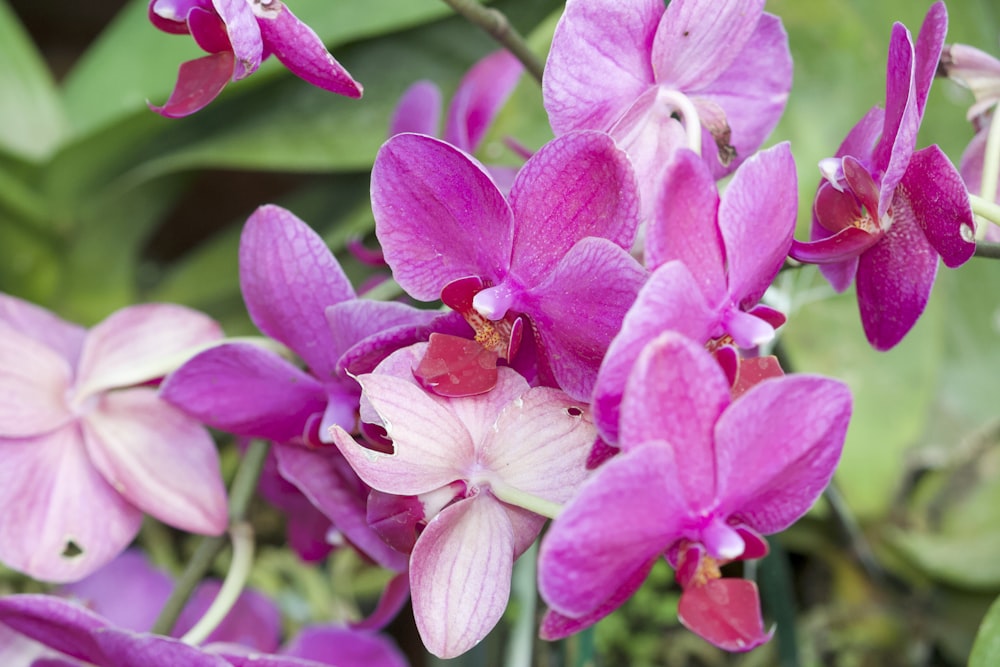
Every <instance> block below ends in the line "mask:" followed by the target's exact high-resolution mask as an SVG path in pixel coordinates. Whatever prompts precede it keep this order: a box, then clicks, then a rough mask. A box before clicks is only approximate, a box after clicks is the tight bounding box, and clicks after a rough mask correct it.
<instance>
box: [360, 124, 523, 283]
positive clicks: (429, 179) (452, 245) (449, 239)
mask: <svg viewBox="0 0 1000 667" xmlns="http://www.w3.org/2000/svg"><path fill="white" fill-rule="evenodd" d="M371 193H372V212H373V213H374V215H375V234H376V236H377V237H378V240H379V243H380V244H381V245H382V249H383V250H384V252H385V260H386V262H387V263H388V264H389V267H390V268H391V269H392V275H393V277H394V278H395V279H396V281H397V282H398V283H399V285H400V286H401V287H402V288H403V289H404V290H406V291H407V293H409V294H410V295H411V296H413V297H414V298H416V299H421V300H423V301H431V300H434V299H437V298H438V297H439V295H440V293H441V288H442V287H444V286H445V285H447V284H448V283H450V282H451V281H452V280H457V279H458V278H464V277H466V276H470V275H474V276H482V277H483V278H486V279H489V280H492V281H493V282H494V283H498V282H500V281H501V280H502V279H503V277H504V276H505V275H506V273H507V270H508V269H509V267H510V253H511V246H512V243H513V214H512V213H511V210H510V207H509V206H508V205H507V201H506V200H505V199H504V197H503V194H501V193H500V191H499V190H498V189H497V186H496V185H495V184H494V183H493V180H492V179H491V178H490V176H489V174H487V173H486V171H485V169H484V168H483V167H482V165H480V164H479V163H478V162H475V161H473V160H472V159H471V158H470V157H468V156H467V155H465V154H464V153H462V152H461V151H459V150H458V149H457V148H455V147H453V146H451V145H449V144H447V143H445V142H443V141H439V140H437V139H434V138H432V137H427V136H424V135H420V134H399V135H396V136H395V137H392V138H391V139H389V141H387V142H386V143H385V144H384V145H383V146H382V148H381V150H379V153H378V156H377V157H376V158H375V166H374V167H373V168H372V186H371Z"/></svg>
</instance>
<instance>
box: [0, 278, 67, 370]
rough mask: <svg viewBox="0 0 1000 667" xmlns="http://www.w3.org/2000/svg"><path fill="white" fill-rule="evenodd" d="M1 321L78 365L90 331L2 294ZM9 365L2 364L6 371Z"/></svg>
mask: <svg viewBox="0 0 1000 667" xmlns="http://www.w3.org/2000/svg"><path fill="white" fill-rule="evenodd" d="M0 322H2V323H5V324H7V325H9V326H10V327H11V328H13V329H14V330H15V331H18V332H20V333H22V334H24V335H25V336H27V337H28V338H32V339H34V340H35V341H37V342H39V343H41V344H42V345H45V346H47V347H49V348H51V349H53V350H55V351H56V352H57V353H59V354H60V355H61V356H62V357H63V358H64V359H65V360H66V361H68V362H69V363H70V364H71V365H73V366H75V365H76V363H77V361H78V360H79V358H80V349H81V348H82V347H83V339H84V338H85V337H86V335H87V330H86V329H84V328H83V327H81V326H79V325H77V324H73V323H71V322H67V321H65V320H63V319H61V318H59V317H57V316H56V315H54V314H53V313H51V312H49V311H47V310H45V309H44V308H41V307H39V306H36V305H35V304H33V303H31V302H29V301H24V300H22V299H18V298H17V297H13V296H9V295H7V294H4V293H2V292H0ZM5 367H6V364H0V368H5Z"/></svg>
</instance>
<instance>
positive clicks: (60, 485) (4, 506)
mask: <svg viewBox="0 0 1000 667" xmlns="http://www.w3.org/2000/svg"><path fill="white" fill-rule="evenodd" d="M0 456H2V458H3V465H2V466H0V514H2V515H3V517H4V520H3V521H0V561H3V562H4V563H5V564H6V565H8V566H10V567H12V568H14V569H16V570H18V571H20V572H24V573H25V574H27V575H29V576H31V577H34V578H35V579H39V580H42V581H52V582H67V581H76V580H78V579H82V578H83V577H85V576H87V575H88V574H91V573H92V572H94V571H95V570H97V569H98V568H100V567H101V566H103V565H105V564H106V563H108V562H109V561H110V560H111V559H113V558H114V557H115V556H117V555H118V554H120V553H121V552H122V551H124V550H125V547H126V546H127V545H128V543H129V542H131V541H132V538H133V537H135V535H136V533H138V532H139V525H140V523H141V522H142V513H141V512H140V511H139V510H138V509H136V508H135V507H134V506H132V505H131V504H130V503H129V502H128V501H127V500H125V498H123V497H122V496H121V494H119V493H118V492H116V491H115V490H114V489H113V488H112V487H111V486H110V485H109V484H108V483H107V482H106V481H105V480H104V478H103V477H102V476H101V474H100V473H99V472H98V471H97V469H96V468H95V467H94V465H93V464H92V463H91V462H90V460H89V459H88V457H87V453H86V450H85V448H84V444H83V436H82V435H81V434H80V431H79V427H78V426H77V425H75V424H73V425H69V426H65V427H63V428H61V429H59V430H57V431H54V432H52V433H49V434H46V435H44V436H40V437H36V438H31V439H26V440H7V439H4V440H0Z"/></svg>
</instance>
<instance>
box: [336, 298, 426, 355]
mask: <svg viewBox="0 0 1000 667" xmlns="http://www.w3.org/2000/svg"><path fill="white" fill-rule="evenodd" d="M440 315H441V313H440V312H438V311H434V310H421V309H419V308H414V307H413V306H408V305H406V304H405V303H399V302H397V301H372V300H370V299H350V300H348V301H343V302H341V303H338V304H335V305H333V306H328V307H327V309H326V321H327V324H328V325H329V327H330V333H331V334H332V336H333V346H334V348H335V349H337V350H339V351H340V352H341V353H346V352H347V351H348V350H350V349H351V348H352V347H353V346H355V345H358V344H359V343H363V342H365V343H370V342H374V341H369V340H368V339H371V338H372V337H380V334H387V333H388V332H389V330H395V329H400V328H402V327H410V328H412V329H414V330H417V329H425V328H426V327H427V326H428V325H429V324H430V323H431V322H433V321H434V318H436V317H439V316H440ZM397 333H401V331H400V332H397ZM424 338H425V339H426V335H425V336H424ZM400 347H402V346H400ZM392 349H395V348H390V349H389V350H388V351H392ZM339 363H340V360H338V364H339ZM355 374H357V373H355Z"/></svg>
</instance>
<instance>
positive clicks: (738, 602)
mask: <svg viewBox="0 0 1000 667" xmlns="http://www.w3.org/2000/svg"><path fill="white" fill-rule="evenodd" d="M677 616H678V618H679V619H680V622H681V623H682V624H683V625H684V627H686V628H687V629H688V630H690V631H691V632H693V633H695V634H696V635H698V636H699V637H701V638H702V639H704V640H706V641H708V642H710V643H712V644H714V645H716V646H718V647H719V648H721V649H723V650H726V651H739V652H743V651H749V650H750V649H753V648H756V647H758V646H760V645H761V644H763V643H765V642H767V641H768V640H769V639H770V638H771V635H772V634H774V630H773V629H772V630H771V631H770V632H764V619H763V617H762V615H761V611H760V596H759V595H758V593H757V585H756V584H754V583H753V582H752V581H747V580H746V579H715V580H713V581H710V582H708V583H707V584H705V585H704V586H696V587H694V588H689V589H687V590H685V591H684V593H683V594H682V595H681V601H680V605H679V606H678V608H677Z"/></svg>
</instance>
